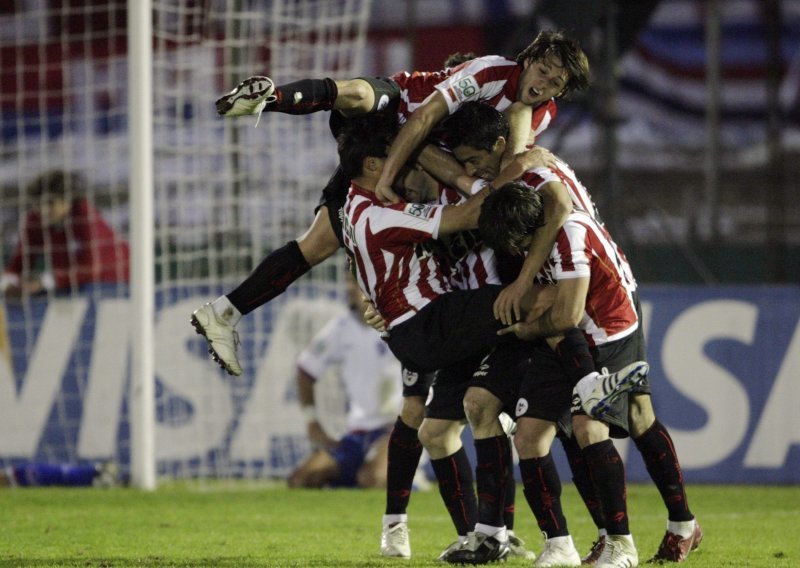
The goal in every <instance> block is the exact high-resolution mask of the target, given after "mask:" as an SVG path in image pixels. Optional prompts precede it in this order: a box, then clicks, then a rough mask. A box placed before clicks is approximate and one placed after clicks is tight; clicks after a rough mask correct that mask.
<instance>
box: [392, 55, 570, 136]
mask: <svg viewBox="0 0 800 568" xmlns="http://www.w3.org/2000/svg"><path fill="white" fill-rule="evenodd" d="M521 73H522V66H521V65H519V64H518V63H517V62H516V61H512V60H511V59H506V58H504V57H499V56H497V55H487V56H485V57H477V58H475V59H472V60H470V61H466V62H465V63H462V64H461V65H457V66H456V67H448V68H447V69H444V70H442V71H432V72H431V71H413V72H411V73H409V72H407V71H401V72H399V73H396V74H394V75H392V77H391V78H392V80H393V81H395V82H396V83H397V84H398V85H399V86H400V106H399V107H398V109H397V114H398V118H399V121H400V124H404V123H405V122H406V120H408V117H409V115H411V113H413V112H414V111H415V110H417V108H419V106H420V105H422V104H423V103H425V101H426V100H427V99H428V97H430V96H431V95H432V94H433V93H435V92H439V93H441V94H442V95H443V96H444V99H445V101H447V108H448V109H449V111H450V114H453V113H454V112H455V111H457V110H458V109H459V108H460V107H461V105H462V104H464V103H465V102H467V101H481V102H484V103H486V104H488V105H491V106H493V107H494V108H496V109H497V110H499V111H501V112H502V111H504V110H505V109H506V108H508V106H509V105H511V103H513V102H514V101H516V100H517V90H518V88H519V78H520V74H521ZM555 116H556V103H555V101H554V100H553V99H550V100H549V101H546V102H544V103H542V104H540V105H539V106H537V107H536V108H534V111H533V118H532V119H531V135H532V136H533V137H534V138H535V137H536V136H538V135H539V134H541V133H542V131H544V130H545V129H546V128H547V127H548V126H549V125H550V123H551V122H552V121H553V119H555ZM529 144H530V145H532V144H533V140H529Z"/></svg>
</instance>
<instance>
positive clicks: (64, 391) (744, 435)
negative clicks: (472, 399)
mask: <svg viewBox="0 0 800 568" xmlns="http://www.w3.org/2000/svg"><path fill="white" fill-rule="evenodd" d="M305 292H307V291H303V290H302V289H298V290H294V291H292V293H291V294H286V295H284V297H282V298H280V299H278V300H276V301H274V302H271V303H270V304H269V305H268V306H266V307H265V308H262V309H260V310H258V311H257V312H255V313H254V314H251V315H249V316H247V317H246V318H244V320H243V321H242V323H241V324H240V326H239V327H240V333H241V335H242V338H243V340H244V341H243V350H242V352H241V354H242V358H243V367H244V369H245V373H244V375H243V376H242V377H238V378H236V379H232V378H231V377H228V376H227V375H225V374H224V373H222V372H221V371H220V370H219V369H217V368H216V367H215V365H214V364H213V363H212V362H211V361H210V360H209V359H208V356H207V354H206V352H205V342H204V340H203V339H202V338H200V337H198V336H197V335H195V333H194V330H193V329H192V328H191V326H190V325H188V315H189V314H190V313H191V311H192V310H193V309H194V308H196V307H197V306H198V305H200V304H201V303H202V302H203V301H206V299H207V298H209V297H215V293H218V291H212V290H207V289H205V290H199V289H191V290H190V289H185V288H173V289H170V290H168V291H167V292H164V293H163V294H161V295H159V299H158V302H157V305H158V317H157V321H156V324H155V328H154V335H155V342H154V343H155V345H156V357H155V360H156V374H157V389H156V393H157V424H156V440H157V459H158V463H159V469H160V471H161V472H162V473H168V472H173V471H177V470H178V469H179V468H181V467H184V466H187V464H189V466H195V465H197V464H201V463H205V464H211V467H210V468H207V469H205V470H203V471H214V469H215V467H216V466H219V465H221V464H222V463H223V462H224V465H225V467H228V468H231V467H234V468H235V467H237V466H240V467H246V468H248V471H257V472H261V473H263V474H264V475H285V474H286V473H288V471H290V470H291V468H292V467H293V465H294V464H295V463H297V461H298V460H299V459H301V458H302V457H303V455H304V452H305V451H307V445H306V441H305V428H304V422H303V420H302V417H301V414H300V411H299V407H298V404H297V394H296V389H295V387H294V355H295V353H297V352H298V351H299V349H301V348H302V347H303V346H304V345H303V342H304V341H307V340H308V338H309V332H308V330H306V332H304V333H298V330H299V329H305V327H308V325H310V324H308V322H307V321H306V320H308V321H311V320H314V321H315V325H319V322H318V321H316V320H319V319H320V314H321V313H322V311H323V310H325V309H328V308H330V306H331V304H335V302H331V300H330V299H329V298H327V299H326V298H324V296H325V295H326V294H325V293H323V294H321V296H323V297H322V298H319V297H318V298H315V299H309V298H308V297H305V296H304V293H305ZM329 295H330V294H328V296H329ZM317 296H320V294H319V291H318V293H317ZM641 298H642V308H643V314H644V325H645V335H646V337H647V341H648V358H649V363H650V365H651V372H650V380H651V383H652V385H653V402H654V406H655V409H656V414H657V416H658V419H659V420H660V421H661V422H662V423H664V424H665V425H666V426H667V427H668V429H669V430H670V433H671V434H672V437H673V439H674V442H675V446H676V449H677V451H678V455H679V457H680V460H681V464H682V466H683V470H684V474H685V476H686V478H687V480H688V481H689V482H708V483H800V403H798V401H799V400H800V371H798V369H800V288H798V287H775V286H764V287H690V286H664V287H661V286H643V287H642V290H641ZM325 305H327V306H328V308H325ZM127 310H128V305H127V300H126V299H124V298H119V297H116V294H110V293H106V294H105V295H104V293H103V290H102V289H99V290H94V291H93V292H92V293H91V294H87V295H83V296H80V297H77V298H63V299H61V298H59V299H55V300H51V301H48V300H47V299H44V298H42V299H36V300H35V301H33V302H31V303H29V304H26V305H24V306H23V305H22V304H18V303H13V302H7V303H5V304H4V314H0V315H4V318H0V323H2V324H3V325H2V326H0V432H2V435H0V462H2V461H15V460H26V459H38V460H47V461H65V460H75V459H79V460H83V459H87V460H89V459H101V458H107V457H109V456H113V457H115V458H116V459H118V460H120V461H121V463H122V465H123V466H124V465H125V464H126V463H127V461H128V459H129V452H128V445H129V444H128V441H129V431H130V424H129V420H128V413H127V390H128V384H129V373H130V371H129V347H128V345H129V341H130V339H129V331H128V323H127V322H128V318H127ZM329 313H333V312H332V311H330V310H329ZM303 318H306V320H304V319H303ZM304 322H305V323H304ZM304 326H305V327H304ZM398 380H399V378H398ZM617 443H618V447H619V448H620V452H621V453H622V455H623V456H624V457H625V459H626V466H627V468H626V469H627V474H628V479H629V480H630V481H646V480H648V479H649V477H648V475H647V472H646V470H645V468H644V465H643V463H642V460H641V458H640V457H639V455H638V452H636V449H635V446H634V445H633V444H631V443H630V442H629V441H627V440H622V441H617ZM555 453H556V454H557V455H558V454H559V453H560V451H559V450H556V452H555ZM559 467H560V468H561V470H562V471H563V472H564V473H565V474H566V469H565V468H564V463H563V460H561V461H560V462H559Z"/></svg>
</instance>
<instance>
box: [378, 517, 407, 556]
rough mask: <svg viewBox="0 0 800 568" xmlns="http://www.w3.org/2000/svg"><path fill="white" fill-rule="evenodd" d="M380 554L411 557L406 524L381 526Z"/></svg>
mask: <svg viewBox="0 0 800 568" xmlns="http://www.w3.org/2000/svg"><path fill="white" fill-rule="evenodd" d="M381 556H387V557H389V558H411V541H410V540H409V538H408V525H407V524H406V523H396V524H394V525H391V526H388V527H383V532H382V533H381Z"/></svg>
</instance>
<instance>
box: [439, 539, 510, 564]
mask: <svg viewBox="0 0 800 568" xmlns="http://www.w3.org/2000/svg"><path fill="white" fill-rule="evenodd" d="M509 552H510V550H509V548H508V541H505V542H500V541H499V540H497V539H496V538H494V537H492V536H489V535H487V534H483V533H479V532H471V533H469V534H468V535H467V544H466V545H465V546H464V547H462V548H460V549H459V550H454V551H453V552H451V553H450V554H448V555H447V556H446V557H445V561H446V562H449V563H450V564H488V563H489V562H498V561H499V562H502V561H505V559H506V558H507V557H508V553H509Z"/></svg>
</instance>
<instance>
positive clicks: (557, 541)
mask: <svg viewBox="0 0 800 568" xmlns="http://www.w3.org/2000/svg"><path fill="white" fill-rule="evenodd" d="M533 565H534V566H542V567H548V568H549V567H552V566H580V565H581V555H580V554H578V549H577V548H575V543H574V542H573V541H572V536H570V535H567V536H555V537H553V538H547V536H545V541H544V548H542V551H541V552H540V553H539V558H537V559H536V562H534V563H533Z"/></svg>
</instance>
